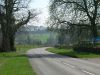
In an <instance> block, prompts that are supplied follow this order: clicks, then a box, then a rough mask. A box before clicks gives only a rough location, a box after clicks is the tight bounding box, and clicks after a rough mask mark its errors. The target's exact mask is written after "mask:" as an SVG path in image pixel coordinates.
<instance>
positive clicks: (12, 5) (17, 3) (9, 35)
mask: <svg viewBox="0 0 100 75" xmlns="http://www.w3.org/2000/svg"><path fill="white" fill-rule="evenodd" d="M29 2H30V0H0V25H1V33H2V48H1V50H0V51H3V52H7V51H15V47H14V40H15V33H16V31H17V30H18V29H19V28H20V27H21V26H23V25H25V24H27V23H28V22H29V21H30V19H32V18H34V19H35V17H36V16H37V13H36V12H35V11H33V12H31V11H30V10H28V4H29Z"/></svg>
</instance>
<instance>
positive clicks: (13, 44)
mask: <svg viewBox="0 0 100 75" xmlns="http://www.w3.org/2000/svg"><path fill="white" fill-rule="evenodd" d="M14 42H15V37H14V35H12V36H11V37H10V48H11V51H16V49H15V43H14Z"/></svg>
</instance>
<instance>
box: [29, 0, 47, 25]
mask: <svg viewBox="0 0 100 75" xmlns="http://www.w3.org/2000/svg"><path fill="white" fill-rule="evenodd" d="M48 6H49V0H32V1H31V3H30V8H32V9H33V8H35V9H37V10H40V11H41V14H40V15H39V21H38V23H35V24H36V25H38V26H40V25H44V23H45V20H46V19H47V18H48V16H49V13H48Z"/></svg>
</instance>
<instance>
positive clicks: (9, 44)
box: [1, 33, 15, 52]
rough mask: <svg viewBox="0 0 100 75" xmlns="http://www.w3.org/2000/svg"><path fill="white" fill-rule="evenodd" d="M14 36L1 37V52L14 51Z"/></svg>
mask: <svg viewBox="0 0 100 75" xmlns="http://www.w3.org/2000/svg"><path fill="white" fill-rule="evenodd" d="M14 40H15V38H14V35H7V33H6V35H4V34H3V35H2V48H1V52H11V51H15V47H14Z"/></svg>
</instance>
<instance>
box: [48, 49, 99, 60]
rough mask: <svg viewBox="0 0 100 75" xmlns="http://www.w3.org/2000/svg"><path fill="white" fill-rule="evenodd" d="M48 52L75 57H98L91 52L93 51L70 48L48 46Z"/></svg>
mask: <svg viewBox="0 0 100 75" xmlns="http://www.w3.org/2000/svg"><path fill="white" fill-rule="evenodd" d="M47 50H48V51H50V52H53V53H56V54H61V55H65V56H70V57H75V58H99V57H100V55H99V54H93V53H82V52H80V53H78V52H75V51H73V50H72V49H59V48H48V49H47Z"/></svg>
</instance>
